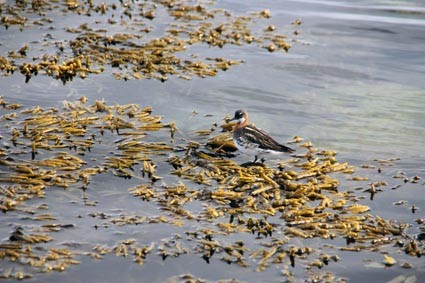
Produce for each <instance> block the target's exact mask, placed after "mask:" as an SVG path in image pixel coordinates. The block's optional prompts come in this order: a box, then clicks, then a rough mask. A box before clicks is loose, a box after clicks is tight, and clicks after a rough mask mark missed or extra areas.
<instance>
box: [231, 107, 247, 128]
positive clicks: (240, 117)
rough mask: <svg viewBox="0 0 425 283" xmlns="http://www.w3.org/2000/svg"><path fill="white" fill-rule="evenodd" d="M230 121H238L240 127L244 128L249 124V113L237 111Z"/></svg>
mask: <svg viewBox="0 0 425 283" xmlns="http://www.w3.org/2000/svg"><path fill="white" fill-rule="evenodd" d="M230 121H236V124H237V125H238V126H244V125H246V123H248V113H247V112H246V111H245V110H237V111H236V112H235V116H234V117H233V118H232V119H231V120H230Z"/></svg>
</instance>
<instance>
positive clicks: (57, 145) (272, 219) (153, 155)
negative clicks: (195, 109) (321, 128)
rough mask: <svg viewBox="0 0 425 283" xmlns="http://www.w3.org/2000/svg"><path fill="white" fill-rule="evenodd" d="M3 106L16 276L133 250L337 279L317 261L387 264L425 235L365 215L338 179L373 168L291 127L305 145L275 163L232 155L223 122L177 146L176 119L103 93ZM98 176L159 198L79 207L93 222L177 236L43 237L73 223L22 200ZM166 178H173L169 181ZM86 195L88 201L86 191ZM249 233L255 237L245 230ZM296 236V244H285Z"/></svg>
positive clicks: (420, 249) (2, 254)
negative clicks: (380, 254)
mask: <svg viewBox="0 0 425 283" xmlns="http://www.w3.org/2000/svg"><path fill="white" fill-rule="evenodd" d="M1 105H2V107H3V109H4V114H3V116H2V117H1V118H2V119H3V121H5V123H3V124H2V126H1V130H2V134H3V136H2V140H3V141H7V142H8V144H7V145H6V146H5V145H4V144H3V146H2V147H1V148H0V149H1V151H0V155H1V156H0V164H1V166H2V172H1V173H0V182H1V185H0V209H1V210H2V211H3V212H4V213H8V212H9V211H15V213H17V214H19V215H28V214H29V215H31V216H30V217H27V218H26V219H27V221H32V223H34V225H33V226H31V228H27V227H14V228H13V231H11V234H10V236H9V238H8V239H7V240H4V241H3V242H2V243H0V260H5V261H9V262H12V263H13V262H19V263H20V264H22V265H23V266H25V267H26V268H27V269H25V271H22V272H21V271H19V272H20V273H19V274H18V273H16V272H15V273H13V272H8V273H5V274H3V275H2V277H4V278H18V279H24V278H28V277H29V276H34V275H33V274H32V271H38V272H51V271H57V272H60V271H64V270H66V269H67V268H68V267H69V265H71V264H78V263H79V260H78V259H79V257H81V256H88V257H91V258H93V259H101V258H102V257H103V255H105V254H115V255H117V256H119V257H124V258H132V260H133V261H135V262H136V263H138V264H143V263H144V262H145V261H146V260H149V257H151V256H160V257H161V258H162V259H164V260H166V259H169V258H174V257H178V256H181V255H182V254H192V255H198V256H199V257H200V258H202V259H203V260H204V261H205V262H206V263H210V262H211V261H213V260H220V261H224V262H226V263H228V264H236V265H238V266H240V267H241V268H252V267H254V269H255V270H257V271H259V272H261V271H264V270H266V269H268V268H269V267H270V266H272V265H279V266H283V270H284V273H285V274H286V275H285V276H287V277H288V278H291V276H294V275H293V274H292V273H291V271H290V269H289V268H292V267H294V266H302V268H304V269H305V270H307V271H308V274H309V275H308V276H311V277H312V278H313V277H317V276H322V277H323V278H334V276H333V275H332V274H330V273H318V270H320V269H324V268H325V267H326V266H327V265H331V264H332V263H333V262H336V261H339V260H340V258H339V256H338V254H339V253H340V252H341V251H346V252H375V251H379V250H381V249H382V250H385V251H386V252H392V254H388V255H385V257H384V261H383V262H384V265H387V266H392V265H395V264H397V262H399V260H398V259H397V255H396V254H397V252H403V253H405V254H406V255H408V256H412V257H420V256H422V255H423V254H424V252H425V251H424V241H423V240H421V237H419V236H418V237H415V235H412V234H410V232H409V227H410V225H409V224H408V223H402V222H400V221H396V220H387V219H383V218H382V217H379V216H378V215H374V214H373V210H372V209H371V207H369V206H368V205H366V204H364V203H362V202H361V200H360V199H359V198H358V195H356V193H355V192H356V190H346V189H343V188H341V182H342V181H343V180H347V179H348V180H350V179H351V180H353V179H354V177H353V175H352V174H353V173H354V172H358V171H359V172H360V173H357V174H356V175H355V176H362V175H361V170H374V169H375V168H376V167H371V166H367V168H365V167H364V166H363V168H361V169H360V168H356V167H354V166H350V165H349V164H347V163H345V162H343V163H340V162H339V161H338V160H337V159H336V152H333V151H326V150H319V149H316V148H315V147H314V145H313V144H312V143H311V142H308V141H307V142H305V141H303V139H302V138H300V137H294V139H293V140H292V143H294V145H298V146H299V147H300V149H302V150H303V151H306V152H305V153H303V154H299V155H296V156H292V157H289V158H288V159H287V160H281V161H280V162H279V163H278V164H269V163H266V164H251V165H250V166H242V165H240V164H238V163H237V162H235V160H234V159H232V152H234V150H235V147H234V145H233V144H232V141H231V138H230V133H229V132H228V131H229V130H231V125H226V124H225V125H224V126H223V127H213V128H211V129H209V130H206V131H203V130H201V132H197V133H194V136H196V138H197V142H192V141H188V140H187V139H185V140H183V142H182V141H179V144H178V145H176V144H175V143H176V141H174V138H173V137H172V136H170V132H171V131H173V130H172V129H174V132H175V125H174V123H173V122H169V123H166V122H163V117H161V116H156V115H153V109H152V108H150V107H140V106H139V105H135V104H128V105H108V104H107V103H106V102H105V101H103V100H102V101H101V100H98V101H95V102H93V104H91V105H90V104H88V101H87V99H86V98H84V97H82V98H81V99H80V100H79V101H77V102H65V103H64V105H63V108H62V109H58V108H49V109H43V108H41V107H38V106H36V107H32V108H25V107H21V105H18V104H14V103H9V102H8V101H6V100H5V99H3V98H1ZM18 106H19V107H18ZM2 113H3V112H2ZM11 114H13V115H11ZM219 129H224V131H225V132H224V133H223V132H219ZM226 131H227V132H226ZM200 133H201V134H200ZM114 139H115V140H114ZM111 148H112V149H113V150H112V151H111ZM104 149H108V150H106V151H104ZM97 150H99V151H102V152H103V151H104V154H102V155H101V156H98V155H97V158H96V160H93V159H92V155H91V153H92V151H97ZM394 161H395V160H391V161H388V162H394ZM386 162H387V161H385V162H384V161H377V163H379V164H385V163H386ZM382 166H385V165H382ZM101 174H104V175H108V176H118V177H122V178H125V179H129V178H132V182H135V185H134V186H130V185H129V188H128V187H127V188H126V190H127V189H128V193H129V194H131V195H133V196H134V197H137V198H139V199H140V200H141V204H142V205H144V204H148V203H149V205H154V206H155V207H157V208H158V214H157V215H143V214H141V215H137V214H127V213H126V212H120V213H110V214H107V213H104V212H93V213H90V214H88V216H91V217H92V218H94V219H95V221H96V224H95V225H94V228H95V229H108V228H110V227H123V226H126V225H127V226H128V225H134V226H135V225H140V226H141V227H146V226H148V225H172V226H174V227H184V228H185V229H189V230H188V231H186V232H185V235H184V236H181V235H174V236H170V237H166V238H163V239H159V240H158V241H155V242H151V243H140V244H139V243H138V241H139V239H123V240H121V241H119V242H118V243H117V244H115V245H113V246H108V245H106V244H105V243H99V244H96V245H94V247H92V250H87V249H86V250H84V251H81V250H77V249H75V248H72V247H69V248H68V247H67V248H64V247H63V246H60V245H57V244H56V243H54V241H52V239H54V238H55V233H57V232H58V231H63V233H67V231H68V229H74V227H75V225H74V224H72V223H67V222H65V223H61V220H60V219H59V218H58V217H57V216H56V215H54V214H53V213H50V212H49V206H48V205H47V204H40V205H38V206H37V207H36V208H31V207H28V206H27V203H28V202H27V201H28V200H30V199H38V198H40V199H41V198H43V197H44V196H45V195H46V194H48V193H49V192H48V190H47V189H48V188H63V189H64V190H71V189H80V190H81V191H82V192H83V193H84V192H85V191H86V190H91V180H92V179H93V178H94V177H96V176H98V175H101ZM378 174H379V173H378ZM400 175H403V176H404V175H405V174H400ZM347 176H349V177H347ZM356 179H357V178H356ZM372 179H373V178H372V177H371V175H368V179H367V180H366V179H365V178H363V177H362V178H360V179H359V180H358V181H357V182H368V186H369V190H371V191H372V189H373V188H375V190H377V188H380V187H386V186H388V183H387V182H386V181H373V180H372ZM160 180H164V181H160ZM170 180H175V182H172V183H169V184H167V183H166V182H170ZM396 180H398V178H397V179H396ZM403 180H404V179H402V182H404V181H403ZM409 180H420V177H419V176H414V177H411V178H409ZM349 182H351V181H349ZM412 185H417V183H415V182H412ZM124 192H125V193H127V192H126V191H123V193H124ZM358 192H359V191H358ZM360 193H361V192H360ZM83 202H84V205H96V202H95V201H94V202H90V201H88V200H87V199H86V198H83ZM143 202H144V203H143ZM193 204H196V205H193ZM189 223H190V225H188V224H189ZM417 223H418V225H420V224H423V221H422V220H421V219H418V221H417ZM192 224H193V225H192ZM188 227H191V228H188ZM194 227H195V228H194ZM232 235H233V236H237V235H245V237H244V239H245V241H235V240H234V239H235V238H234V237H232ZM250 237H252V242H255V243H257V244H256V245H253V243H252V242H251V241H247V240H246V239H250ZM294 239H297V240H300V241H305V242H303V244H299V242H298V241H297V243H298V244H294V243H295V241H293V240H294ZM309 239H320V240H323V241H325V240H326V241H332V240H334V241H335V247H333V248H329V249H328V250H326V252H325V251H323V250H321V249H319V248H313V247H309V245H308V240H309ZM189 242H190V244H189ZM45 243H49V245H48V246H44V244H45ZM391 246H394V247H391ZM35 247H37V248H35ZM318 274H319V275H318ZM334 279H335V278H334Z"/></svg>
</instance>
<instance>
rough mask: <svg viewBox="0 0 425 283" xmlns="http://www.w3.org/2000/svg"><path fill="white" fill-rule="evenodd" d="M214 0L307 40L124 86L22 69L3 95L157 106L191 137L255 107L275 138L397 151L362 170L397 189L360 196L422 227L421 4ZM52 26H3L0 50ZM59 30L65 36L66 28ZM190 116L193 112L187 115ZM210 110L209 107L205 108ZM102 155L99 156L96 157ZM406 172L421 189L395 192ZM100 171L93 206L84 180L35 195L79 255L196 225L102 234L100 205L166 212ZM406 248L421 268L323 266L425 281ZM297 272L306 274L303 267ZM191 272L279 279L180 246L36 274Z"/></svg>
mask: <svg viewBox="0 0 425 283" xmlns="http://www.w3.org/2000/svg"><path fill="white" fill-rule="evenodd" d="M218 5H220V6H221V7H223V8H225V9H228V10H231V11H234V12H236V13H238V12H239V13H243V12H246V11H259V10H263V9H269V10H270V11H271V12H272V16H273V17H272V22H273V23H274V24H275V25H276V26H277V27H285V28H283V29H284V30H290V29H289V28H287V27H288V26H289V24H290V22H291V21H293V20H294V19H296V18H300V19H301V20H302V24H301V26H300V27H299V28H297V30H299V31H300V35H299V36H297V37H296V42H293V43H292V44H293V47H292V48H291V49H290V51H289V52H288V53H287V54H285V53H278V52H275V53H269V52H267V51H266V50H265V49H255V48H253V47H251V46H247V47H243V48H236V47H225V48H224V49H223V50H218V51H217V50H210V51H208V52H209V53H211V54H222V55H219V56H223V57H226V58H232V59H244V60H245V61H246V62H245V63H244V64H241V65H238V66H234V67H232V68H230V69H229V70H228V71H226V72H221V73H219V74H218V75H217V76H216V77H213V78H206V79H200V78H194V79H192V80H191V81H186V80H181V79H178V78H176V77H171V78H170V79H169V80H168V81H167V82H165V83H161V82H159V81H156V80H131V81H117V80H115V79H114V78H113V77H112V76H111V75H110V74H108V73H107V72H106V73H105V74H100V75H92V76H89V77H88V78H87V79H85V80H80V79H74V81H73V82H70V83H67V84H66V85H65V86H64V85H62V83H61V82H60V81H54V80H52V79H51V78H47V77H41V76H38V77H34V78H32V79H31V80H30V81H29V83H24V78H23V76H21V75H20V74H15V75H13V76H12V77H2V78H1V79H0V89H1V93H0V94H1V95H3V96H5V98H7V99H8V100H13V101H15V102H19V103H22V104H24V105H25V106H28V107H30V106H33V105H41V106H56V107H58V106H60V102H61V101H62V100H71V101H73V100H76V99H78V98H79V97H80V96H82V95H84V96H86V97H87V98H88V99H89V100H91V101H93V100H94V99H99V98H105V100H106V101H107V102H108V103H109V104H115V103H119V104H126V103H137V104H140V105H144V106H145V105H151V106H152V107H153V109H154V113H158V114H160V115H164V116H165V120H167V121H175V123H176V125H177V127H178V128H179V130H180V132H179V133H178V138H189V137H190V136H191V133H193V132H194V131H196V130H199V129H205V128H209V127H210V126H211V124H212V123H214V122H220V120H221V119H222V117H224V115H225V114H229V115H232V114H233V112H234V111H235V110H236V109H239V108H244V109H247V110H249V112H250V119H251V121H252V122H254V123H255V124H256V126H258V127H261V128H263V129H266V130H267V131H268V132H270V133H271V134H272V135H273V136H274V137H276V139H277V140H279V141H282V142H285V141H288V140H290V139H291V138H292V137H293V136H296V135H299V136H302V137H303V138H305V139H306V140H311V141H312V142H313V143H314V144H315V145H316V146H317V147H319V148H326V149H330V150H335V151H337V152H338V159H339V160H340V161H347V162H349V163H350V164H353V165H356V166H360V165H362V164H366V163H371V162H372V161H373V160H374V159H387V158H400V160H399V161H396V162H394V164H393V165H392V166H390V167H383V172H382V173H381V175H377V174H378V173H377V172H371V171H365V173H364V174H365V175H368V174H369V175H370V176H371V177H374V178H376V176H378V177H377V178H378V179H379V178H382V179H385V180H388V182H389V186H388V189H385V190H384V192H381V193H379V194H378V195H377V196H375V199H374V200H373V201H369V200H368V199H365V200H364V201H363V203H364V204H366V205H369V206H370V207H371V209H372V212H373V213H374V214H376V215H380V216H381V217H384V218H386V219H397V220H401V221H403V222H409V223H411V224H412V225H413V226H412V228H411V229H410V230H409V232H410V233H412V234H413V235H414V234H419V233H420V232H421V230H420V227H419V225H417V224H415V223H414V220H415V219H417V218H423V217H424V213H423V212H424V210H425V198H424V197H423V196H424V192H425V185H424V180H423V178H425V153H424V150H423V147H424V145H425V142H424V133H425V111H424V107H425V79H424V78H425V33H424V31H425V5H424V3H423V2H421V1H345V2H342V1H314V0H310V1H308V0H306V1H260V2H258V1H243V3H237V5H236V4H235V3H234V2H233V1H220V3H219V4H218ZM68 20H69V21H71V22H72V18H71V19H67V21H66V22H68ZM66 22H64V25H65V24H66ZM45 32H46V31H45V30H43V29H42V28H40V29H39V30H36V32H26V31H24V32H22V33H20V32H18V31H17V30H16V29H15V31H11V30H8V31H4V30H2V31H1V32H0V42H1V43H2V44H1V45H0V51H2V52H4V51H3V50H8V49H9V48H11V47H13V48H17V47H20V46H22V44H21V43H19V42H20V41H22V40H23V41H25V42H26V41H31V40H33V39H34V38H37V37H38V36H40V34H44V33H45ZM58 35H62V34H61V32H60V28H59V29H58V30H56V36H58ZM63 36H69V35H67V34H66V33H63ZM15 43H17V44H16V45H15ZM193 111H196V112H198V115H196V116H192V115H191V114H192V112H193ZM0 113H1V112H0ZM205 114H211V115H212V116H211V117H204V115H205ZM96 154H101V152H97V153H96V152H95V153H93V155H96ZM250 158H251V157H247V156H243V155H239V156H237V157H236V160H237V161H238V162H245V161H247V160H248V159H250ZM271 162H272V161H271ZM399 171H404V172H405V173H406V175H407V176H415V175H418V176H420V177H422V180H421V181H420V183H419V184H406V185H403V186H402V187H401V188H399V189H397V190H390V189H389V188H390V187H392V186H394V185H396V184H399V183H401V181H400V180H398V179H393V178H392V176H393V175H395V174H396V173H397V172H399ZM103 177H104V176H102V175H101V176H98V177H96V178H94V179H93V182H92V186H93V189H92V190H88V191H87V197H88V200H89V201H94V200H96V201H99V205H98V206H97V207H90V206H85V205H84V204H83V203H82V200H81V198H82V193H81V192H80V191H79V190H76V189H74V190H69V191H64V190H53V189H51V190H49V191H48V192H47V193H46V195H47V197H46V198H45V199H43V200H32V201H31V202H32V203H30V204H29V205H31V206H35V205H36V204H39V203H47V204H48V206H49V213H52V214H54V215H57V216H58V219H59V220H62V221H63V222H69V223H74V224H76V228H75V229H72V231H71V232H69V231H67V233H56V235H55V241H56V243H57V242H59V243H60V242H73V241H76V242H82V243H83V244H82V245H83V247H82V248H81V249H82V250H83V249H84V247H86V248H88V247H90V246H92V244H93V243H98V242H102V243H105V244H110V245H112V244H114V243H116V242H117V241H119V240H122V239H126V238H136V239H138V240H139V241H140V242H142V243H145V242H146V243H149V242H151V241H153V240H154V239H162V238H170V237H172V236H173V235H174V234H176V233H178V234H184V232H185V231H187V230H190V229H191V228H192V227H182V228H179V227H175V226H172V225H165V224H159V225H155V226H152V225H151V226H149V229H150V230H148V231H147V230H144V229H143V228H142V229H141V228H139V227H138V226H125V227H112V226H111V227H109V228H100V229H94V228H93V226H94V225H99V223H102V221H100V220H99V219H97V218H92V217H89V216H87V215H88V214H89V213H91V212H93V211H102V212H105V213H107V214H110V215H119V214H120V213H121V212H123V211H125V213H127V214H129V215H131V214H138V213H139V214H140V210H141V209H142V210H143V215H156V214H157V213H158V212H157V208H156V206H155V205H154V204H150V203H146V202H143V203H142V204H143V208H142V207H141V205H142V204H141V202H140V200H139V199H137V198H134V197H132V196H131V195H129V194H128V192H127V189H128V188H129V187H132V186H134V185H136V184H137V180H130V181H128V180H125V181H124V180H121V179H119V180H117V179H111V180H109V179H108V180H105V179H104V178H103ZM165 181H167V180H165ZM364 184H367V182H360V183H359V182H353V181H348V180H347V181H345V182H343V184H342V185H341V189H342V190H344V189H345V190H350V189H353V188H355V187H357V186H359V185H364ZM365 197H366V198H367V197H368V195H365ZM401 199H402V200H407V201H408V204H407V205H404V206H395V205H393V203H394V202H396V201H398V200H401ZM412 204H415V205H416V206H417V207H418V208H419V210H418V211H417V212H416V213H415V214H412V213H411V211H410V209H409V208H410V207H411V205H412ZM194 209H195V210H196V209H197V208H196V207H195V208H194ZM78 216H82V218H78ZM1 217H2V218H1V226H0V238H1V239H2V240H3V239H6V238H7V237H8V236H9V234H10V232H11V230H12V228H11V226H13V225H11V224H10V223H14V224H23V225H25V221H23V220H21V219H20V216H19V215H16V214H13V213H8V214H4V215H2V216H1ZM282 225H284V224H283V223H282ZM140 227H142V226H140ZM422 229H423V226H422ZM422 232H424V231H422ZM238 237H244V238H242V239H244V241H245V242H247V241H250V240H252V238H253V237H250V236H246V235H238ZM238 239H239V238H237V239H234V240H238ZM299 241H300V242H310V243H311V242H313V244H315V245H317V246H322V245H324V244H325V241H323V242H320V243H317V241H319V240H302V241H301V240H299ZM315 241H316V242H315ZM328 242H329V243H330V244H333V245H336V246H343V245H344V243H335V242H331V241H328ZM188 245H190V243H188ZM399 256H400V257H399V258H400V259H403V260H406V261H409V262H411V263H412V264H413V265H414V269H411V270H409V269H402V268H401V267H399V266H394V267H392V268H389V269H383V268H373V267H365V265H367V263H366V262H364V259H370V260H372V261H377V262H381V261H382V255H381V254H379V253H366V254H363V253H350V252H345V253H344V252H341V254H340V257H341V258H343V260H342V261H340V262H338V263H336V264H334V265H330V266H329V267H327V269H326V270H324V271H327V270H329V271H332V272H334V273H335V274H336V275H337V276H338V277H344V278H348V279H349V280H350V281H352V282H358V281H361V280H362V281H365V282H368V281H369V282H370V281H375V282H385V281H388V280H390V279H392V278H394V277H396V276H398V275H400V274H405V275H406V276H409V275H415V276H416V278H417V280H418V282H421V280H422V281H423V280H425V264H424V261H423V259H416V258H411V257H407V256H405V255H399ZM360 257H361V258H360ZM112 267H113V268H112ZM93 270H96V272H94V271H93ZM360 271H361V272H360ZM294 272H295V273H296V274H298V275H300V278H304V277H302V274H303V272H304V271H303V270H302V269H299V270H296V271H294ZM183 273H192V274H194V275H195V276H197V277H202V278H206V279H209V280H218V279H223V278H232V277H234V278H237V279H238V280H241V281H247V282H258V281H262V282H276V281H279V280H283V279H282V277H281V275H280V271H279V269H278V268H276V267H275V266H272V267H270V268H268V269H267V270H266V271H265V272H261V273H256V272H255V271H254V268H248V269H243V268H240V267H238V266H236V265H227V264H226V263H224V262H222V261H219V260H217V261H214V262H212V263H211V264H210V265H206V264H205V262H204V261H203V260H202V259H201V258H197V257H194V256H190V255H184V256H180V257H179V258H176V259H167V260H166V261H162V260H161V258H160V257H159V256H150V257H149V258H148V260H147V261H146V263H145V264H144V265H143V266H142V267H139V266H138V265H136V264H132V263H131V261H130V260H128V259H122V258H118V257H115V256H107V257H106V258H105V259H103V260H100V261H94V260H90V259H87V258H85V259H83V260H82V264H80V265H77V266H73V267H72V268H70V269H69V270H67V271H66V272H64V273H53V274H40V275H36V276H35V277H33V278H32V279H30V280H29V281H34V282H36V281H44V282H54V281H57V280H61V281H70V282H71V281H73V282H75V281H77V282H79V281H81V282H87V281H97V282H115V281H118V280H125V281H128V282H131V281H137V282H140V281H142V282H163V281H164V280H166V279H167V278H170V277H172V276H176V275H179V274H183Z"/></svg>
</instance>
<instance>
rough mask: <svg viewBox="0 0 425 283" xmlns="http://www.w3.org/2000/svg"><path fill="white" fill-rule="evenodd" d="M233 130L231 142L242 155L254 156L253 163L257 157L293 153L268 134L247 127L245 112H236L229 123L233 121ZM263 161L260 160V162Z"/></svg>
mask: <svg viewBox="0 0 425 283" xmlns="http://www.w3.org/2000/svg"><path fill="white" fill-rule="evenodd" d="M235 120H236V125H235V127H234V128H233V142H234V143H235V145H236V147H237V148H238V150H240V151H241V152H242V153H245V154H248V155H253V156H255V159H254V162H253V163H255V162H256V161H257V159H258V157H261V156H262V155H266V154H280V153H282V152H284V153H291V152H294V151H295V150H293V149H292V148H290V147H287V146H285V145H282V144H280V143H278V142H277V141H275V140H274V139H273V138H272V137H271V136H270V135H269V134H268V133H266V132H265V131H263V130H261V129H258V128H256V127H255V126H253V125H248V112H247V111H245V110H237V111H236V112H235V116H234V117H233V118H232V119H230V121H235ZM264 161H265V159H264V158H261V162H262V163H263V162H264Z"/></svg>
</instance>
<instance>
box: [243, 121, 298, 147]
mask: <svg viewBox="0 0 425 283" xmlns="http://www.w3.org/2000/svg"><path fill="white" fill-rule="evenodd" d="M243 132H244V133H243V136H244V138H245V139H246V140H247V142H250V143H255V144H258V145H259V146H258V147H259V148H261V149H265V150H275V151H282V152H293V151H294V150H293V149H292V148H289V147H287V146H284V145H282V144H280V143H278V142H277V141H275V140H274V139H273V138H272V137H271V136H269V135H268V134H267V133H266V132H265V131H263V130H261V129H258V128H256V127H254V126H251V125H249V126H246V127H244V128H243Z"/></svg>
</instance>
